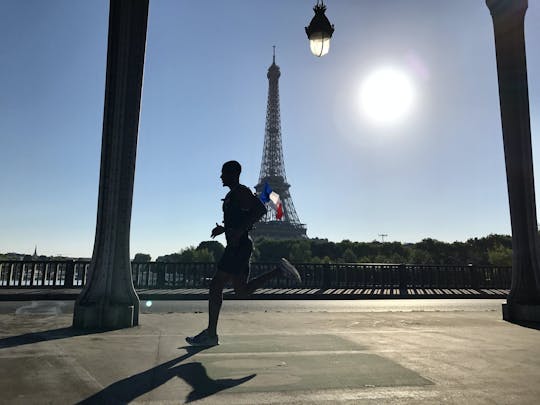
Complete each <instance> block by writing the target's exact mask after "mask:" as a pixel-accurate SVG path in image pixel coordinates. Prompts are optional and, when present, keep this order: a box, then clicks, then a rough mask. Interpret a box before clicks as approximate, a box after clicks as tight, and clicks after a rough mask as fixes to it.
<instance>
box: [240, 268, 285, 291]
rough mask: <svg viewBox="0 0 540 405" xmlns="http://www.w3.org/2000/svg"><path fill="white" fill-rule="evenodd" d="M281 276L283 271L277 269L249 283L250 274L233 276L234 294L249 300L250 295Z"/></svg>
mask: <svg viewBox="0 0 540 405" xmlns="http://www.w3.org/2000/svg"><path fill="white" fill-rule="evenodd" d="M280 274H281V269H279V268H278V267H276V268H275V269H274V270H271V271H269V272H267V273H264V274H261V275H260V276H258V277H255V278H253V279H251V280H249V282H248V281H247V279H248V276H249V273H247V272H246V273H245V274H242V275H233V276H232V282H233V287H234V293H235V294H236V295H238V296H240V297H242V298H247V297H248V296H249V295H251V294H253V292H254V291H255V290H256V289H257V288H261V287H262V286H263V285H264V284H266V282H267V281H269V280H271V279H273V278H274V277H277V276H279V275H280Z"/></svg>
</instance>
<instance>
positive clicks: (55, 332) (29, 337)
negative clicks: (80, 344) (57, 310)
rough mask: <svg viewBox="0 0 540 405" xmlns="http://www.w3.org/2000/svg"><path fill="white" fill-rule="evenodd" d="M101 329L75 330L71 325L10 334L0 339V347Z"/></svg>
mask: <svg viewBox="0 0 540 405" xmlns="http://www.w3.org/2000/svg"><path fill="white" fill-rule="evenodd" d="M103 332H104V331H102V330H77V329H73V328H72V327H66V328H59V329H52V330H47V331H43V332H32V333H25V334H24V335H18V336H10V337H6V338H1V339H0V349H7V348H10V347H16V346H24V345H31V344H33V343H38V342H46V341H48V340H56V339H66V338H70V337H74V336H82V335H90V334H94V333H103Z"/></svg>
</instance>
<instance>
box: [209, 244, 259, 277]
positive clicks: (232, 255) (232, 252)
mask: <svg viewBox="0 0 540 405" xmlns="http://www.w3.org/2000/svg"><path fill="white" fill-rule="evenodd" d="M252 251H253V242H252V241H251V239H248V238H246V239H242V240H241V241H240V243H239V244H238V246H229V245H227V246H226V247H225V251H224V252H223V255H222V256H221V259H219V262H218V264H217V269H218V270H220V271H223V272H225V273H228V274H233V275H248V274H249V261H250V259H251V252H252Z"/></svg>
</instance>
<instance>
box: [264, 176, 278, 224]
mask: <svg viewBox="0 0 540 405" xmlns="http://www.w3.org/2000/svg"><path fill="white" fill-rule="evenodd" d="M259 198H260V199H261V201H262V202H263V203H264V204H266V203H269V202H271V203H272V204H271V205H272V206H273V207H274V209H275V210H276V218H277V219H278V220H280V219H281V218H283V204H281V200H280V198H279V194H278V193H276V192H275V191H272V188H271V187H270V185H269V184H268V183H267V182H265V183H264V187H263V189H262V191H261V195H260V196H259Z"/></svg>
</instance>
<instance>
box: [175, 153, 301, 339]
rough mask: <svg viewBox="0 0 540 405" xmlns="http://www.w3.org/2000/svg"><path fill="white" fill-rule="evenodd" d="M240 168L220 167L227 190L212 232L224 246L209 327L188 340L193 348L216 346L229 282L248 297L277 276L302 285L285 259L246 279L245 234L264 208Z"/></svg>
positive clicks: (212, 287) (234, 164)
mask: <svg viewBox="0 0 540 405" xmlns="http://www.w3.org/2000/svg"><path fill="white" fill-rule="evenodd" d="M241 171H242V166H240V163H238V162H237V161H235V160H231V161H229V162H226V163H225V164H223V167H222V169H221V180H222V182H223V186H224V187H229V188H230V191H229V192H228V193H227V195H226V196H225V198H224V199H223V224H224V226H222V225H218V224H217V223H216V227H215V228H214V229H213V230H212V235H211V236H212V238H215V237H216V236H218V235H221V234H222V233H225V239H226V240H227V246H226V247H225V251H224V252H223V256H221V259H220V260H219V262H218V264H217V271H216V274H214V277H213V278H212V281H211V282H210V291H209V298H208V328H207V329H205V330H203V331H202V332H201V333H199V334H198V335H196V336H192V337H187V338H186V342H188V343H189V344H190V345H193V346H215V345H217V344H219V340H218V335H217V331H216V329H217V323H218V318H219V311H220V310H221V304H222V302H223V288H224V287H225V284H226V283H228V282H232V285H233V287H234V292H235V294H237V295H239V296H241V297H244V298H246V297H248V296H249V295H250V294H251V293H253V292H254V291H255V290H256V289H257V288H259V287H261V286H262V285H263V284H264V283H265V282H266V281H268V280H270V279H271V278H274V277H277V276H279V275H284V276H285V277H288V278H291V279H294V280H296V281H297V282H301V281H302V280H301V278H300V274H299V273H298V271H297V270H296V268H295V267H294V266H293V265H292V264H290V263H289V262H288V261H287V260H286V259H283V258H282V259H281V260H280V263H279V265H278V267H276V268H275V269H274V270H272V271H269V272H268V273H265V274H262V275H260V276H259V277H256V278H254V279H251V280H249V281H248V278H249V262H250V258H251V252H252V251H253V242H252V241H251V238H250V237H249V234H248V231H249V230H250V229H251V227H252V226H253V224H254V223H255V222H257V221H258V220H260V219H261V218H262V216H263V215H264V214H266V207H265V206H264V204H263V203H262V202H261V200H260V199H259V198H258V197H257V196H256V195H254V194H253V193H252V192H251V191H250V189H249V188H248V187H246V186H244V185H242V184H240V172H241Z"/></svg>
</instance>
